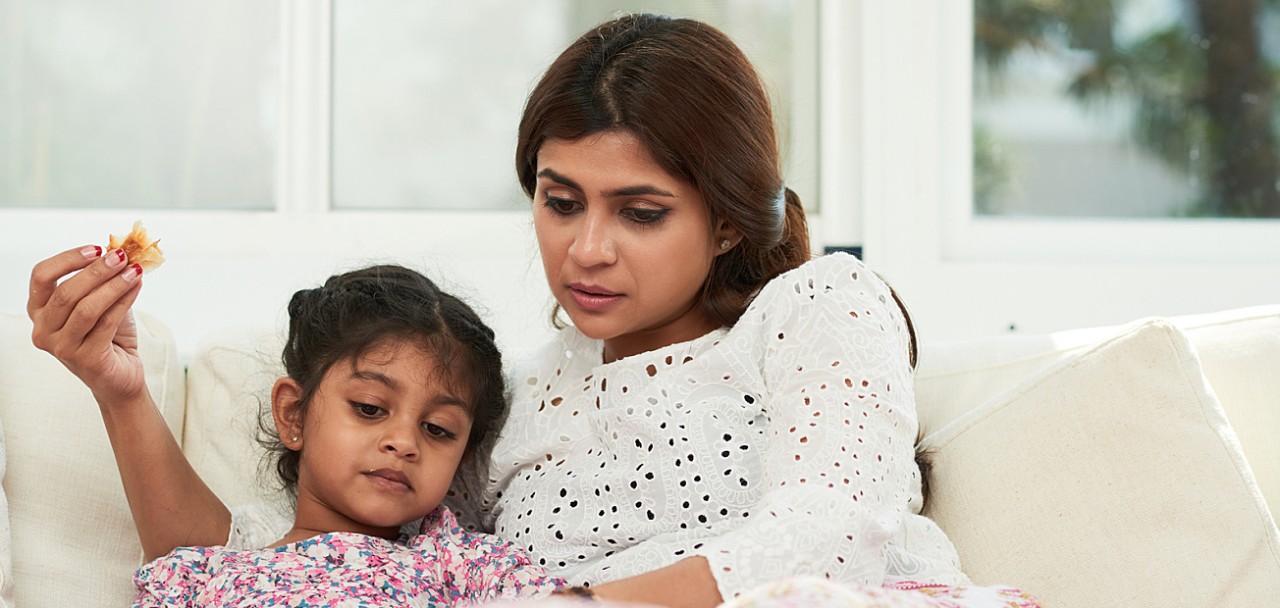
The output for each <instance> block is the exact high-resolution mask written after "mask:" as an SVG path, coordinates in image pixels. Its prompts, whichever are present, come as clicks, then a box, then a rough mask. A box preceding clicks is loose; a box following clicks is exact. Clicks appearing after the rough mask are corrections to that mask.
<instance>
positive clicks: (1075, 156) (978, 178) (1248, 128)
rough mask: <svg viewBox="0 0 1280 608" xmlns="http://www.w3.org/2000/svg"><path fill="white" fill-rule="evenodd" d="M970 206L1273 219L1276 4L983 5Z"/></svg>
mask: <svg viewBox="0 0 1280 608" xmlns="http://www.w3.org/2000/svg"><path fill="white" fill-rule="evenodd" d="M974 12H975V15H974V45H973V48H974V71H973V73H974V95H973V97H974V124H973V139H974V141H973V150H974V155H973V166H974V198H973V203H974V211H975V213H977V214H979V215H1005V216H1010V215H1014V216H1016V215H1031V216H1055V217H1152V218H1175V217H1240V218H1252V217H1272V218H1275V217H1280V88H1278V75H1280V2H1270V1H1265V0H1263V1H1238V2H1217V1H1214V0H1194V1H1190V2H1185V1H1182V0H1114V1H1111V0H1108V1H1098V2H1034V1H1032V0H977V1H976V2H974Z"/></svg>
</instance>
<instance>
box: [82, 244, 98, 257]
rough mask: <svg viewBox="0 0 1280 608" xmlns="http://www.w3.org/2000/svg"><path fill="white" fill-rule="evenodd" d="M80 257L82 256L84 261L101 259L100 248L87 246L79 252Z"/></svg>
mask: <svg viewBox="0 0 1280 608" xmlns="http://www.w3.org/2000/svg"><path fill="white" fill-rule="evenodd" d="M80 255H83V256H84V258H85V259H86V260H93V259H97V258H100V257H102V248H101V247H99V246H97V245H89V246H88V247H85V248H84V249H81V250H80Z"/></svg>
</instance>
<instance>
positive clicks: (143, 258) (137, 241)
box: [107, 220, 164, 273]
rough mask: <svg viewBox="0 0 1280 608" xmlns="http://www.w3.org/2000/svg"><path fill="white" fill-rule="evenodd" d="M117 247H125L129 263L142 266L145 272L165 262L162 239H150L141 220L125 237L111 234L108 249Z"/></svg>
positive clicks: (113, 249) (112, 249)
mask: <svg viewBox="0 0 1280 608" xmlns="http://www.w3.org/2000/svg"><path fill="white" fill-rule="evenodd" d="M117 249H123V250H124V254H125V256H126V257H127V258H128V259H129V263H130V264H137V265H139V266H141V267H142V272H144V273H147V272H150V271H152V270H155V269H157V268H159V267H160V265H161V264H163V263H164V252H163V251H160V239H156V240H154V241H153V240H150V239H148V238H147V229H146V228H143V227H142V221H141V220H139V221H136V222H134V223H133V230H131V231H129V234H127V235H125V236H124V237H118V236H116V235H114V234H113V235H111V242H110V243H109V244H108V245H107V250H108V251H115V250H117Z"/></svg>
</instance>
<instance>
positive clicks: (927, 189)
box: [824, 0, 1280, 339]
mask: <svg viewBox="0 0 1280 608" xmlns="http://www.w3.org/2000/svg"><path fill="white" fill-rule="evenodd" d="M850 12H851V13H853V14H849V15H845V18H844V20H843V24H842V27H843V29H844V30H845V31H848V32H856V35H855V36H854V37H855V38H856V39H857V40H858V46H859V51H858V52H857V53H856V54H852V55H843V56H840V55H837V56H830V57H829V56H826V55H824V60H833V61H839V62H841V63H842V64H843V65H842V66H841V67H839V68H838V69H836V73H838V74H843V75H846V77H847V78H853V79H856V80H858V84H857V85H856V87H857V89H858V90H860V91H861V92H862V95H861V96H860V100H861V102H862V105H861V107H860V108H859V109H858V115H859V119H858V122H859V124H860V125H861V131H860V133H859V135H858V137H857V138H855V139H852V140H850V141H851V142H852V143H851V145H852V146H855V147H857V148H858V149H859V150H860V151H859V152H858V153H856V154H855V156H856V158H858V159H859V160H860V170H859V173H860V175H861V176H862V182H861V183H860V184H859V186H858V192H859V193H860V196H861V198H862V199H863V200H864V201H865V203H864V204H863V207H862V209H863V211H862V214H861V217H862V220H863V230H864V236H865V238H864V241H865V243H864V245H865V248H864V251H865V252H866V256H867V259H868V260H869V261H870V262H871V264H872V266H873V267H876V268H877V269H878V270H880V271H881V272H882V273H883V274H885V275H886V276H887V277H889V278H890V280H891V281H893V282H894V284H895V286H896V287H898V288H899V290H900V291H902V292H904V295H905V296H906V297H907V298H908V302H909V303H912V304H913V312H915V313H916V317H917V320H918V321H919V323H920V324H921V325H922V329H923V330H924V332H923V335H924V336H926V339H928V338H932V339H963V338H970V337H975V336H981V335H990V334H997V333H1004V332H1008V331H1030V332H1044V331H1054V330H1059V329H1066V328H1070V327H1078V326H1085V325H1103V324H1115V323H1122V322H1125V321H1128V320H1132V319H1134V318H1137V317H1140V316H1147V315H1176V314H1190V313H1196V312H1211V311H1214V310H1220V309H1224V308H1232V307H1240V306H1248V305H1254V304H1262V303H1269V302H1270V303H1273V302H1276V301H1280V282H1277V281H1275V280H1274V277H1275V276H1277V273H1280V222H1277V221H1274V220H1225V219H1177V220H1117V219H1110V220H1108V219H1097V220H1093V219H1089V220H1082V219H1062V220H1057V219H1052V220H1050V219H1043V220H1036V219H1023V218H1001V217H990V216H988V217H975V216H974V214H973V213H972V179H973V177H972V118H971V116H972V94H971V93H972V69H973V53H972V48H973V44H972V28H973V2H972V0H956V1H948V2H935V1H934V0H901V1H898V2H892V3H887V2H886V3H881V2H860V3H858V5H857V9H856V10H854V11H850ZM824 73H825V72H824ZM846 86H852V85H846Z"/></svg>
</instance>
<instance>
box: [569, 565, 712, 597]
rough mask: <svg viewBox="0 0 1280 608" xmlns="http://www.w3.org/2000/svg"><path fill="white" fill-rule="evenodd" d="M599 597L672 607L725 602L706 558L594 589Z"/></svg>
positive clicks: (594, 587) (605, 584)
mask: <svg viewBox="0 0 1280 608" xmlns="http://www.w3.org/2000/svg"><path fill="white" fill-rule="evenodd" d="M591 590H592V591H593V592H594V593H595V595H596V597H598V598H600V599H606V600H616V601H626V602H642V603H647V604H656V605H659V606H671V607H672V608H710V607H711V606H716V605H719V604H720V603H721V602H723V601H724V599H723V598H722V597H720V591H719V589H717V588H716V580H715V579H714V578H712V576H711V566H710V565H709V564H708V563H707V560H706V558H704V557H690V558H686V559H682V560H680V561H678V562H676V563H674V564H671V565H670V566H667V567H665V568H659V569H658V570H654V571H652V572H646V573H644V574H641V575H638V576H633V577H630V578H624V579H621V580H617V581H612V582H608V583H604V584H603V585H597V586H593V587H592V588H591Z"/></svg>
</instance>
